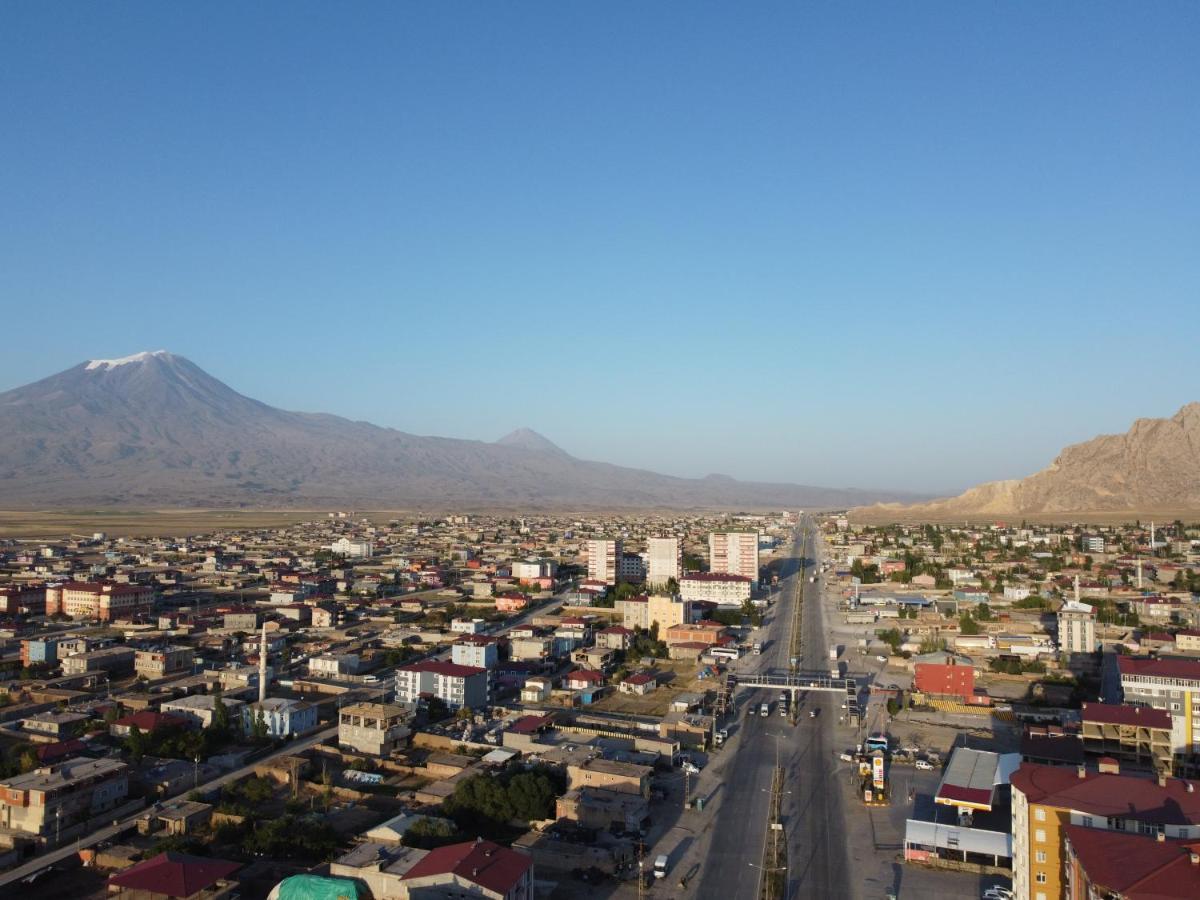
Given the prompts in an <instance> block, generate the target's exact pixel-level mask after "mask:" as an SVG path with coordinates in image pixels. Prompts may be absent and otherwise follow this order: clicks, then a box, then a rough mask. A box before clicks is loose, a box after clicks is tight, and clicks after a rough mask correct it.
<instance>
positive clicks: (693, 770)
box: [679, 759, 700, 775]
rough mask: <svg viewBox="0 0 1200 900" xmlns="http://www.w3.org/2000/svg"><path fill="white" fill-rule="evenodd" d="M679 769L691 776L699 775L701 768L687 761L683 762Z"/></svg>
mask: <svg viewBox="0 0 1200 900" xmlns="http://www.w3.org/2000/svg"><path fill="white" fill-rule="evenodd" d="M679 768H681V769H682V770H683V771H685V772H687V773H688V774H689V775H699V774H700V767H699V766H698V765H696V764H695V763H694V762H689V761H688V760H686V759H685V760H684V761H683V765H681V766H680V767H679Z"/></svg>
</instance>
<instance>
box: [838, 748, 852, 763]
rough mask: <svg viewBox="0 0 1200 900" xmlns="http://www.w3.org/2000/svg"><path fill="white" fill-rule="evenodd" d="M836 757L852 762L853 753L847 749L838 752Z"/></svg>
mask: <svg viewBox="0 0 1200 900" xmlns="http://www.w3.org/2000/svg"><path fill="white" fill-rule="evenodd" d="M838 759H840V760H841V761H842V762H854V754H853V753H851V752H850V751H849V750H843V751H842V752H841V753H839V754H838Z"/></svg>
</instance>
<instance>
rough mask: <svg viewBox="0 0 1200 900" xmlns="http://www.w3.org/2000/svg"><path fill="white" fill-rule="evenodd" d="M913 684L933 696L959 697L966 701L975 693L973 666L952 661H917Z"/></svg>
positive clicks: (923, 692)
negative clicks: (941, 662)
mask: <svg viewBox="0 0 1200 900" xmlns="http://www.w3.org/2000/svg"><path fill="white" fill-rule="evenodd" d="M914 674H915V686H916V689H917V690H918V691H920V692H921V693H922V694H932V695H933V696H935V697H959V698H961V699H962V700H964V701H966V700H967V699H969V698H970V697H972V696H974V694H975V667H974V666H959V665H955V664H954V663H953V662H951V663H949V664H946V665H943V664H940V663H917V665H916V667H915V669H914Z"/></svg>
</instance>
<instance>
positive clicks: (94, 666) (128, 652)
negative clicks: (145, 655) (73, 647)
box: [62, 647, 135, 675]
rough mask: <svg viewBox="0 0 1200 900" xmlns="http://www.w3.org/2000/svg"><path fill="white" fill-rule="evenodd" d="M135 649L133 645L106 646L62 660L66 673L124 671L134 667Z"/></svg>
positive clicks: (83, 673)
mask: <svg viewBox="0 0 1200 900" xmlns="http://www.w3.org/2000/svg"><path fill="white" fill-rule="evenodd" d="M134 655H135V651H134V649H133V648H132V647H104V648H103V649H101V650H89V651H87V652H86V653H76V654H73V655H72V656H68V657H67V658H66V659H64V660H63V661H62V673H63V674H64V675H86V674H88V673H89V672H122V671H128V670H130V669H132V668H133V659H134Z"/></svg>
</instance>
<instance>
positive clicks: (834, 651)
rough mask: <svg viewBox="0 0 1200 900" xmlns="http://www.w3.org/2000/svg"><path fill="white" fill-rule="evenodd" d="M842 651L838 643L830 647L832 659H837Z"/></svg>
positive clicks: (830, 657)
mask: <svg viewBox="0 0 1200 900" xmlns="http://www.w3.org/2000/svg"><path fill="white" fill-rule="evenodd" d="M841 653H842V648H841V647H840V646H839V645H838V644H834V645H833V646H832V647H830V648H829V659H830V661H833V660H836V659H837V658H838V657H839V656H840V655H841Z"/></svg>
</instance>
